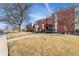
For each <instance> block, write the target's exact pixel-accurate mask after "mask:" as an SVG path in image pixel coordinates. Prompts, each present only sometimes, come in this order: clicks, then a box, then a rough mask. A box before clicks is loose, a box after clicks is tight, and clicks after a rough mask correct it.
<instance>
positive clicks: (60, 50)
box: [9, 34, 79, 56]
mask: <svg viewBox="0 0 79 59" xmlns="http://www.w3.org/2000/svg"><path fill="white" fill-rule="evenodd" d="M11 43H13V44H10V43H9V52H10V55H19V56H20V55H21V56H25V55H26V56H28V55H29V56H32V55H34V56H36V55H37V56H38V55H42V56H44V55H45V56H63V55H66V56H67V55H69V56H70V55H74V56H75V55H79V36H73V35H52V34H51V35H37V36H36V37H30V38H27V39H24V40H19V41H15V42H11Z"/></svg>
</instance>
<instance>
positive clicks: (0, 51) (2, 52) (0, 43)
mask: <svg viewBox="0 0 79 59" xmlns="http://www.w3.org/2000/svg"><path fill="white" fill-rule="evenodd" d="M0 56H8V46H7V39H6V35H5V34H1V35H0Z"/></svg>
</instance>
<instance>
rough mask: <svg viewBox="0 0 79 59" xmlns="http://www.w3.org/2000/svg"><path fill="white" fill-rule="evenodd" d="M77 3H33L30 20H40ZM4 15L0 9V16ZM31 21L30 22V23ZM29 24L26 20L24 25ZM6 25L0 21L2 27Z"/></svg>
mask: <svg viewBox="0 0 79 59" xmlns="http://www.w3.org/2000/svg"><path fill="white" fill-rule="evenodd" d="M73 5H76V4H74V3H32V6H31V8H30V11H29V19H28V20H29V21H30V22H31V23H33V22H35V21H36V20H40V19H43V18H47V17H48V16H51V15H52V14H53V13H54V12H55V11H58V10H60V9H63V8H67V7H70V6H73ZM2 16H3V13H2V11H1V9H0V17H2ZM30 22H29V23H30ZM26 24H27V22H26V20H24V22H23V24H22V27H23V26H25V25H26ZM5 26H6V25H5V24H3V23H1V22H0V28H4V27H5Z"/></svg>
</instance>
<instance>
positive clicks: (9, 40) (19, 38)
mask: <svg viewBox="0 0 79 59" xmlns="http://www.w3.org/2000/svg"><path fill="white" fill-rule="evenodd" d="M37 35H38V34H34V35H27V36H23V37H17V38H12V39H8V43H9V42H12V41H16V40H22V39H25V38H29V37H35V36H37Z"/></svg>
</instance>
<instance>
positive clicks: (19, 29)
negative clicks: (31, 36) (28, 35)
mask: <svg viewBox="0 0 79 59" xmlns="http://www.w3.org/2000/svg"><path fill="white" fill-rule="evenodd" d="M18 31H19V32H21V31H22V30H21V24H19V28H18Z"/></svg>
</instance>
